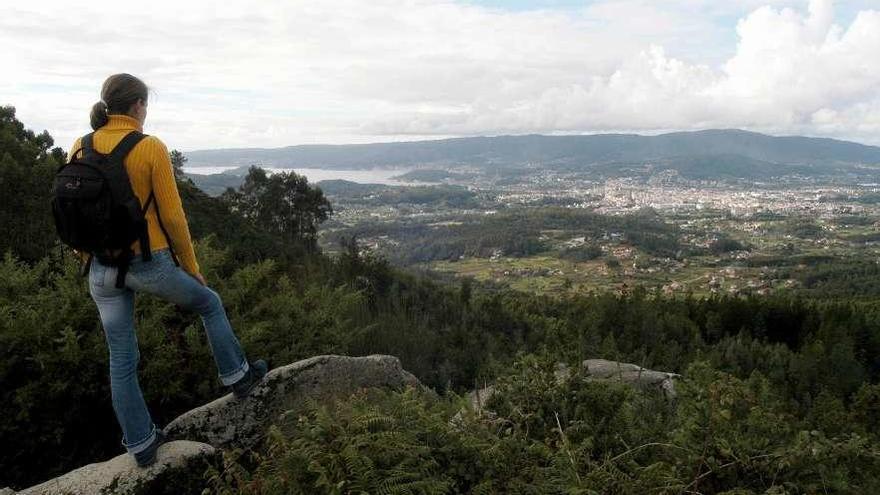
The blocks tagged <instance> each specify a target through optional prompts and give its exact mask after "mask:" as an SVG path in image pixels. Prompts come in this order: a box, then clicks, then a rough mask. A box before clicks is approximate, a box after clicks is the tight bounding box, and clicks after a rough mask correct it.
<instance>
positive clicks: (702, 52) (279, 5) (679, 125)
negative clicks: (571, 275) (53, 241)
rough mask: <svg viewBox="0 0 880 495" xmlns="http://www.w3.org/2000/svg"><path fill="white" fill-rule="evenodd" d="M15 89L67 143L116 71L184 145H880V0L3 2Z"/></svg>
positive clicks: (172, 139)
mask: <svg viewBox="0 0 880 495" xmlns="http://www.w3.org/2000/svg"><path fill="white" fill-rule="evenodd" d="M0 46H2V47H3V49H2V50H0V67H2V72H0V104H2V105H13V106H15V107H16V109H17V114H18V117H19V118H20V119H21V120H22V121H24V123H25V124H26V125H27V126H28V127H30V128H33V129H36V130H42V129H48V130H49V132H50V133H52V135H53V136H55V137H56V141H57V143H58V144H59V145H60V146H62V147H64V148H67V147H68V146H69V145H70V143H71V141H72V140H73V138H74V137H75V136H77V135H80V134H83V133H85V132H87V131H88V130H89V128H88V111H89V108H90V107H91V105H92V104H93V103H94V102H95V101H97V100H98V98H99V90H100V86H101V83H102V82H103V80H104V78H105V77H106V76H108V75H109V74H112V73H116V72H130V73H133V74H135V75H138V76H140V77H141V78H142V79H144V80H145V82H146V83H147V84H148V85H150V86H151V88H152V90H153V94H152V96H151V99H150V105H149V116H148V121H147V126H146V132H147V133H150V134H155V135H158V136H159V137H161V138H162V139H163V140H164V141H165V142H166V143H167V144H168V146H169V147H171V148H178V149H181V150H184V151H189V150H195V149H206V148H226V147H275V146H286V145H292V144H303V143H351V142H375V141H393V140H412V139H421V138H438V137H447V136H468V135H497V134H525V133H598V132H638V133H651V134H653V133H658V132H664V131H669V130H690V129H704V128H731V127H737V128H745V129H751V130H756V131H761V132H768V133H771V134H802V135H810V136H828V137H835V138H842V139H850V140H855V141H859V142H864V143H868V144H875V145H880V0H837V1H832V0H581V1H574V0H556V1H553V0H546V1H539V0H532V1H528V0H508V1H505V0H473V1H439V0H438V1H429V0H401V1H386V0H369V1H365V0H354V1H346V0H321V1H309V2H299V1H291V0H255V1H250V2H217V1H205V2H202V1H181V0H175V1H167V0H154V1H151V2H146V3H144V2H140V3H138V2H125V3H123V2H118V1H109V0H91V1H88V2H71V1H60V0H58V1H46V0H38V1H34V2H19V1H15V2H2V4H0Z"/></svg>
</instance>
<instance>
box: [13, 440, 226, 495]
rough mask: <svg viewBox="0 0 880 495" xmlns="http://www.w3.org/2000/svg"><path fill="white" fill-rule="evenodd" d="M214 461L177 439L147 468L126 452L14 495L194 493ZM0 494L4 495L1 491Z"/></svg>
mask: <svg viewBox="0 0 880 495" xmlns="http://www.w3.org/2000/svg"><path fill="white" fill-rule="evenodd" d="M216 462H218V453H217V450H216V449H214V447H212V446H210V445H207V444H204V443H198V442H190V441H185V440H179V441H175V442H169V443H167V444H165V445H162V446H161V447H159V451H158V453H157V456H156V462H155V464H153V465H152V466H150V467H148V468H140V467H138V466H137V464H135V462H134V459H133V458H132V457H131V456H130V455H128V454H127V453H126V454H122V455H119V456H117V457H114V458H113V459H110V460H109V461H106V462H101V463H96V464H89V465H86V466H83V467H81V468H79V469H75V470H73V471H71V472H69V473H67V474H65V475H63V476H59V477H58V478H55V479H52V480H49V481H47V482H45V483H41V484H39V485H36V486H32V487H30V488H27V489H25V490H22V491H20V492H18V493H17V494H15V495H104V494H108V495H109V494H113V495H152V494H156V495H165V494H167V495H171V494H179V495H187V494H198V493H201V491H202V489H203V488H204V486H205V481H204V479H203V478H202V474H203V473H204V472H205V469H206V468H207V467H208V466H209V465H212V464H214V463H216ZM14 493H15V492H12V491H11V490H9V492H8V494H10V495H11V494H14ZM0 494H2V495H7V493H6V492H5V491H0Z"/></svg>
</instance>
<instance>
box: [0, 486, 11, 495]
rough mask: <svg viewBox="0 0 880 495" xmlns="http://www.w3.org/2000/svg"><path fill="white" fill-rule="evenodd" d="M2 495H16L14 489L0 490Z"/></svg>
mask: <svg viewBox="0 0 880 495" xmlns="http://www.w3.org/2000/svg"><path fill="white" fill-rule="evenodd" d="M0 495H15V490H13V489H12V488H2V489H0Z"/></svg>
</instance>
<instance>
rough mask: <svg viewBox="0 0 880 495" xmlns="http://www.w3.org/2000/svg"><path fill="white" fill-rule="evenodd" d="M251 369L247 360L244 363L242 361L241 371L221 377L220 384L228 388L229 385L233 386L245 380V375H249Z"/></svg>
mask: <svg viewBox="0 0 880 495" xmlns="http://www.w3.org/2000/svg"><path fill="white" fill-rule="evenodd" d="M249 369H250V366H249V365H248V362H247V359H245V360H244V361H242V363H241V367H240V368H239V369H237V370H235V371H233V372H231V373H227V374H225V375H220V382H222V383H223V385H226V386H227V387H228V386H229V385H232V384H233V383H235V382H237V381H239V380H241V379H242V378H244V374H245V373H247V372H248V370H249Z"/></svg>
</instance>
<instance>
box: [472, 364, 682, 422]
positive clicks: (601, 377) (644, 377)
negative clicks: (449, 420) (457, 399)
mask: <svg viewBox="0 0 880 495" xmlns="http://www.w3.org/2000/svg"><path fill="white" fill-rule="evenodd" d="M581 366H582V371H583V375H584V378H585V379H586V380H591V381H593V380H597V381H619V382H623V383H627V384H630V385H633V386H635V387H639V388H641V389H646V390H654V391H659V392H660V393H662V394H663V396H664V397H666V398H667V399H669V400H672V399H675V379H676V378H678V377H680V376H681V375H678V374H675V373H668V372H665V371H654V370H649V369H647V368H642V367H641V366H638V365H635V364H632V363H621V362H618V361H608V360H606V359H587V360H585V361H583V362H582V363H581ZM554 374H555V376H556V380H557V381H560V382H561V381H562V380H566V379H568V378H569V377H570V376H571V370H570V369H569V368H568V367H567V366H565V365H564V364H559V365H557V366H556V371H555V372H554ZM493 395H495V387H494V386H492V385H488V386H486V387H483V388H480V389H477V390H474V391H472V392H469V393H468V394H467V395H466V396H465V398H466V399H467V400H468V402H470V405H471V408H472V409H473V410H474V411H475V412H477V413H479V412H481V411H483V409H484V408H485V406H486V403H487V402H488V401H489V399H490V398H492V396H493Z"/></svg>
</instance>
